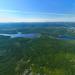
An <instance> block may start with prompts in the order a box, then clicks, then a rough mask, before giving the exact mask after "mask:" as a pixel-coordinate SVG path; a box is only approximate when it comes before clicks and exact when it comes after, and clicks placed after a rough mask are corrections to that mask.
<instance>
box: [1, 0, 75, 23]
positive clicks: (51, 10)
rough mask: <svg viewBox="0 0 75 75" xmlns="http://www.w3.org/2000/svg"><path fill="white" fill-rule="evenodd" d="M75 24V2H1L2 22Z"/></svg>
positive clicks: (15, 0) (29, 0)
mask: <svg viewBox="0 0 75 75" xmlns="http://www.w3.org/2000/svg"><path fill="white" fill-rule="evenodd" d="M47 21H49V22H54V21H69V22H71V21H74V22H75V0H0V22H47Z"/></svg>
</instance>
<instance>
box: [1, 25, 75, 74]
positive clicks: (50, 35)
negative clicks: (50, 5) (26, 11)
mask: <svg viewBox="0 0 75 75" xmlns="http://www.w3.org/2000/svg"><path fill="white" fill-rule="evenodd" d="M15 28H16V29H14V28H12V27H10V26H9V27H8V28H6V29H3V28H2V30H0V32H1V33H3V32H6V33H16V32H19V31H21V32H23V33H29V32H39V33H41V34H42V36H41V37H40V38H35V39H28V38H9V37H3V36H0V75H75V40H60V39H56V38H54V37H56V36H58V35H59V34H65V35H71V36H75V35H74V29H73V30H72V29H68V28H64V27H60V26H58V27H52V26H50V27H28V28H25V27H24V28H23V27H22V28H20V27H18V28H17V26H16V27H15Z"/></svg>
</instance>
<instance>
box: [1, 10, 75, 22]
mask: <svg viewBox="0 0 75 75" xmlns="http://www.w3.org/2000/svg"><path fill="white" fill-rule="evenodd" d="M14 13H16V14H20V15H21V14H23V15H24V14H25V15H26V14H30V15H31V14H34V13H35V14H38V15H39V14H40V15H43V16H44V15H45V16H46V15H49V16H48V17H46V18H42V17H41V18H37V17H35V18H33V17H32V18H29V17H28V18H25V15H24V17H23V18H22V17H21V16H20V17H19V16H18V17H16V16H15V15H16V14H14ZM52 16H53V17H52ZM63 21H64V22H66V21H67V22H75V15H74V14H63V13H62V14H59V13H48V12H25V11H19V10H0V22H63Z"/></svg>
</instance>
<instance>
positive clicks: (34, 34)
mask: <svg viewBox="0 0 75 75" xmlns="http://www.w3.org/2000/svg"><path fill="white" fill-rule="evenodd" d="M0 36H9V37H10V38H18V37H23V38H38V37H40V36H41V34H38V33H29V34H22V33H17V34H0Z"/></svg>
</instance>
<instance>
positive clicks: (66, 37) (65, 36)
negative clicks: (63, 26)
mask: <svg viewBox="0 0 75 75" xmlns="http://www.w3.org/2000/svg"><path fill="white" fill-rule="evenodd" d="M57 39H61V40H75V37H73V36H68V35H59V36H58V37H57Z"/></svg>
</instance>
